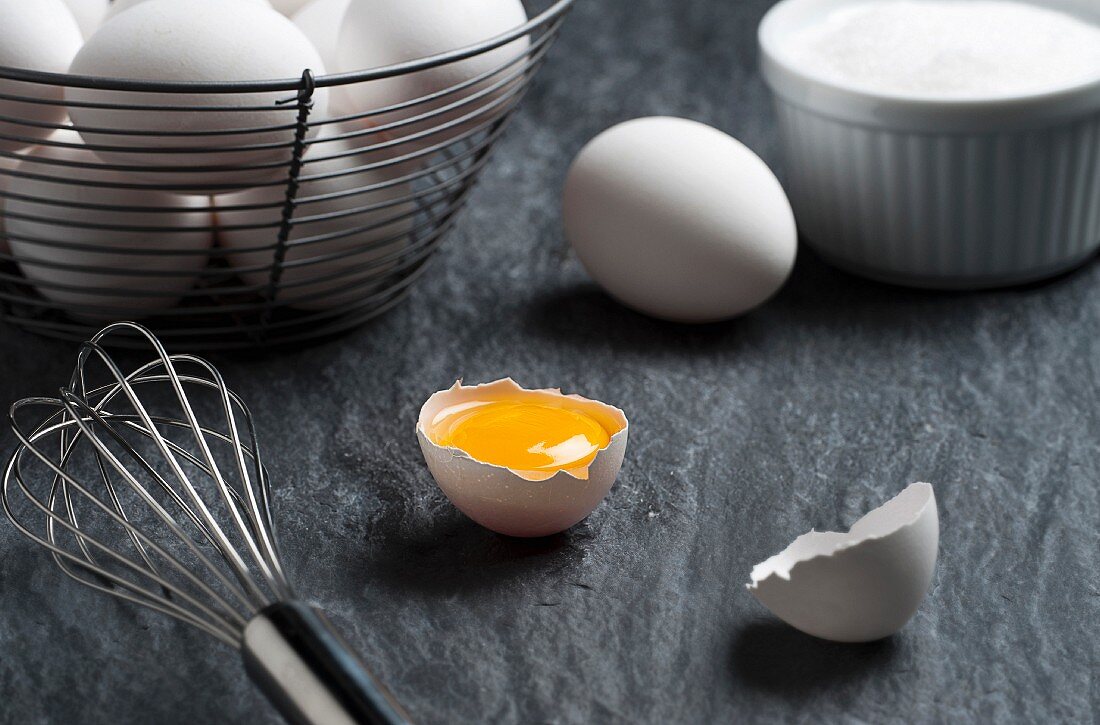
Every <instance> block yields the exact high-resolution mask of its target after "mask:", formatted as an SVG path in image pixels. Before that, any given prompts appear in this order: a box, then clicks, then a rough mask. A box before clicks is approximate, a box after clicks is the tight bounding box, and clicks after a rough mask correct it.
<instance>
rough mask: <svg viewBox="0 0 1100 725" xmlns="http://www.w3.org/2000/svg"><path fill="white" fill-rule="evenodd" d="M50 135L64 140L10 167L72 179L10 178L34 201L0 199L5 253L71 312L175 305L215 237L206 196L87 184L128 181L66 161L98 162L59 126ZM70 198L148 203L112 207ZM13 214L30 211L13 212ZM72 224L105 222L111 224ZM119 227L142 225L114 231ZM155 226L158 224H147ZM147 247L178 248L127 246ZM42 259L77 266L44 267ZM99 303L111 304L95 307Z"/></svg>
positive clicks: (138, 311) (138, 312) (130, 311)
mask: <svg viewBox="0 0 1100 725" xmlns="http://www.w3.org/2000/svg"><path fill="white" fill-rule="evenodd" d="M50 141H51V142H60V143H64V144H66V145H64V146H39V147H36V148H35V149H33V150H32V151H31V152H29V153H28V154H27V155H26V157H25V158H24V159H23V160H22V161H21V162H20V163H19V165H18V167H17V168H18V170H19V171H20V172H25V173H32V174H37V175H40V176H49V177H51V178H54V179H58V178H60V179H64V180H66V181H69V182H73V181H75V182H77V183H62V182H60V181H45V180H39V179H25V178H13V179H12V180H11V192H12V193H13V194H20V195H22V196H27V197H31V198H33V199H36V200H40V201H28V200H21V199H9V200H8V201H7V203H6V204H5V212H6V214H7V220H6V229H7V233H8V234H9V235H10V239H9V241H10V243H11V248H12V254H13V255H14V256H15V258H16V260H17V261H18V262H19V264H20V268H21V269H22V271H23V274H24V275H25V276H26V277H27V279H29V280H30V281H31V282H32V283H34V284H35V286H36V287H37V289H38V291H39V292H40V293H41V294H42V295H43V296H44V297H46V298H47V299H49V300H52V301H54V302H57V303H61V304H63V305H66V306H68V307H70V309H71V312H72V313H73V314H74V315H76V316H79V317H85V318H93V319H107V318H111V319H115V318H118V317H122V316H127V317H143V316H147V315H149V314H151V313H154V312H156V311H159V310H163V309H166V308H169V307H172V306H174V305H176V304H177V303H178V302H179V301H180V299H181V297H182V296H183V294H184V293H185V292H186V291H187V290H189V289H190V288H191V287H193V286H194V285H195V282H196V281H197V279H198V275H199V271H200V270H201V269H202V268H203V267H205V266H206V264H207V261H208V250H209V249H210V247H211V245H212V244H213V233H212V231H211V229H212V226H213V220H212V218H211V214H210V212H209V209H208V207H209V203H208V199H206V198H204V197H185V196H177V195H174V194H169V193H167V192H163V191H151V190H146V189H143V190H135V189H115V188H102V187H97V186H93V185H91V184H94V183H123V184H124V183H132V181H131V180H130V179H128V178H127V177H126V176H123V175H121V174H118V173H115V172H111V171H103V170H94V169H88V168H83V167H81V166H70V165H69V164H96V163H98V162H99V161H98V159H97V158H96V156H95V155H94V154H93V153H92V152H91V151H89V150H88V149H86V148H84V147H83V144H82V142H81V140H80V137H79V136H77V135H76V134H75V133H74V132H72V131H59V132H57V133H56V134H55V135H54V136H52V137H51V138H50ZM43 162H60V163H62V164H66V165H65V166H59V165H57V163H52V164H50V163H43ZM78 205H98V206H126V207H138V208H141V207H154V208H156V209H155V210H154V209H150V210H149V211H110V210H101V209H87V208H81V207H79V206H78ZM189 210H191V211H189ZM16 215H19V216H20V217H23V216H26V217H34V218H33V219H31V218H16ZM71 225H92V226H94V225H103V226H108V227H110V229H88V228H77V227H76V226H71ZM119 227H139V228H144V229H142V230H140V231H136V230H119V229H118V228H119ZM154 228H155V230H156V231H150V229H154ZM51 244H55V245H56V244H64V245H72V246H51ZM149 249H159V250H165V251H172V252H178V254H170V255H168V254H165V255H148V254H146V255H143V254H140V253H135V250H149ZM42 263H45V264H46V265H72V266H74V267H77V266H79V267H82V269H65V268H63V267H55V266H42ZM121 270H126V271H129V272H130V274H127V273H124V272H123V271H121ZM135 272H136V273H137V274H133V273H135ZM54 285H58V286H67V287H71V288H72V289H62V288H60V287H54ZM97 307H103V308H111V309H109V310H108V309H102V310H100V309H94V308H97Z"/></svg>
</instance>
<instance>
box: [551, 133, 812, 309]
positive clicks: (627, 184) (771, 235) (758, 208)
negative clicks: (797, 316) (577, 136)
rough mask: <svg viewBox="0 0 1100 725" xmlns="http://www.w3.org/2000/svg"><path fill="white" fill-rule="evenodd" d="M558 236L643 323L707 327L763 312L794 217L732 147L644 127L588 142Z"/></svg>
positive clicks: (770, 179) (570, 181) (741, 150)
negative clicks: (754, 310) (665, 321)
mask: <svg viewBox="0 0 1100 725" xmlns="http://www.w3.org/2000/svg"><path fill="white" fill-rule="evenodd" d="M562 208H563V218H564V223H565V234H566V236H567V237H568V239H569V242H570V244H572V246H573V249H574V250H575V251H576V253H577V256H578V257H579V258H580V260H581V263H582V264H583V265H584V267H585V269H586V270H587V271H588V273H589V274H590V275H591V276H592V278H593V279H595V280H596V282H598V283H599V284H600V285H601V286H602V287H603V288H604V289H605V290H607V292H608V293H609V294H610V295H611V296H612V297H615V298H616V299H618V300H619V301H620V302H622V303H624V304H626V305H628V306H630V307H633V308H634V309H636V310H639V311H640V312H644V313H646V314H649V315H652V316H654V317H660V318H664V319H668V320H673V321H676V322H714V321H718V320H724V319H728V318H731V317H735V316H737V315H740V314H742V313H744V312H747V311H748V310H751V309H752V308H754V307H756V306H757V305H760V304H761V303H763V302H764V301H765V300H767V299H768V298H769V297H771V296H772V295H773V294H775V292H776V291H777V290H778V289H779V288H780V287H781V286H782V285H783V283H784V282H785V281H786V279H787V277H788V275H789V274H790V272H791V268H792V267H793V265H794V259H795V251H796V248H797V232H796V229H795V222H794V213H793V212H792V211H791V205H790V203H789V202H788V201H787V196H786V194H784V193H783V188H782V187H781V186H780V184H779V181H778V179H776V178H775V175H774V174H773V173H772V172H771V170H770V169H769V168H768V167H767V165H766V164H765V163H764V162H763V161H762V160H761V159H760V158H759V157H758V156H756V154H754V153H753V152H752V151H750V150H749V149H748V148H746V147H745V146H743V145H742V144H741V143H740V142H738V141H737V140H736V139H733V138H731V137H730V136H727V135H726V134H724V133H722V132H721V131H718V130H717V129H714V128H711V127H710V126H706V125H704V124H702V123H697V122H695V121H688V120H684V119H680V118H642V119H636V120H633V121H628V122H626V123H622V124H619V125H618V126H614V127H612V128H610V129H608V130H607V131H604V132H603V133H602V134H600V135H599V136H597V137H596V138H595V139H593V140H592V141H591V142H589V144H588V145H587V146H585V147H584V149H583V150H582V151H581V153H580V155H579V156H577V159H576V161H574V163H573V166H572V168H570V170H569V174H568V177H567V179H566V183H565V192H564V198H563V201H562Z"/></svg>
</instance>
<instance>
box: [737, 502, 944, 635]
mask: <svg viewBox="0 0 1100 725" xmlns="http://www.w3.org/2000/svg"><path fill="white" fill-rule="evenodd" d="M939 535H940V525H939V516H938V514H937V512H936V496H935V494H934V493H933V491H932V486H931V485H930V484H927V483H914V484H912V485H910V486H909V487H907V488H906V489H905V490H904V491H902V492H901V493H900V494H898V495H897V496H895V497H894V498H893V499H891V500H890V501H888V502H887V503H885V504H884V505H882V506H880V507H879V508H877V509H875V510H874V511H871V512H870V513H868V514H867V515H866V516H864V517H863V518H861V519H860V520H859V521H857V522H856V523H855V524H854V525H853V526H852V528H851V529H850V530H849V531H848V532H847V533H835V532H824V531H810V532H809V533H808V534H803V535H802V536H799V537H798V538H797V539H795V540H794V542H793V543H792V544H791V545H790V546H788V547H787V548H786V549H784V550H783V551H782V552H780V553H778V554H776V555H775V556H773V557H771V558H770V559H768V560H767V561H764V562H763V563H760V564H757V565H756V566H755V567H753V570H752V575H751V579H752V581H751V582H750V583H749V584H748V585H747V587H748V589H749V591H750V592H752V594H753V596H755V597H756V598H757V599H758V600H759V601H760V602H761V603H762V604H763V605H764V606H765V607H767V608H768V609H770V610H771V611H772V613H773V614H775V615H776V616H777V617H779V618H780V619H782V620H783V621H784V622H786V623H787V624H790V625H791V626H792V627H795V628H797V629H800V630H802V631H803V632H805V633H806V634H810V635H813V636H815V637H821V638H822V639H828V640H833V641H836V642H870V641H873V640H877V639H882V638H883V637H889V636H890V635H892V634H894V633H895V632H897V631H898V630H900V629H901V628H902V627H903V626H905V624H906V622H908V621H909V619H910V618H911V617H912V616H913V614H914V613H916V611H917V607H919V606H920V603H921V601H922V600H923V599H924V596H925V594H926V593H927V592H928V587H929V585H930V584H931V583H932V574H933V571H934V569H935V566H936V554H937V551H938V549H939Z"/></svg>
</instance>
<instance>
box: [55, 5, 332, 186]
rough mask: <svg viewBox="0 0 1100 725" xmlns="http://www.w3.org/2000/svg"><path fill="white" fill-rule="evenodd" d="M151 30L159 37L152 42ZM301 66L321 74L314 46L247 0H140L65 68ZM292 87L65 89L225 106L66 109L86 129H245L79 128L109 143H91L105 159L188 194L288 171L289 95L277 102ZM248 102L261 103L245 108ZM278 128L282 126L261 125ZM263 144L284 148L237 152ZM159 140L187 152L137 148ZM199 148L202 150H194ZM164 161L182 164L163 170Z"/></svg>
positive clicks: (85, 94)
mask: <svg viewBox="0 0 1100 725" xmlns="http://www.w3.org/2000/svg"><path fill="white" fill-rule="evenodd" d="M245 29H247V32H243V31H244V30H245ZM150 38H155V39H156V42H149V39H150ZM307 68H309V69H312V70H313V71H314V72H315V73H316V74H317V75H322V74H324V72H325V67H324V63H323V62H322V61H321V58H320V56H319V55H318V54H317V51H315V50H314V49H313V46H312V45H311V44H310V42H309V40H308V39H307V38H306V37H305V36H304V35H303V34H302V32H301V31H300V30H298V28H297V26H295V25H294V23H292V22H290V20H288V19H287V18H284V17H283V16H281V15H279V14H278V13H274V12H271V11H270V10H268V9H265V8H263V7H261V6H259V5H255V4H253V3H246V2H223V1H222V0H146V2H143V3H141V4H139V5H137V6H136V7H133V8H131V9H129V10H128V11H126V12H125V13H122V14H120V15H118V16H117V17H115V18H112V19H111V21H110V22H108V23H105V24H104V25H103V27H101V28H100V29H99V31H98V32H96V34H95V35H94V36H92V38H91V39H90V40H89V41H88V43H87V44H86V45H85V46H84V48H83V49H81V51H80V52H79V53H78V54H77V56H76V58H75V60H74V61H73V64H72V72H73V73H75V74H78V75H91V76H103V77H108V78H126V79H141V80H156V81H170V82H176V81H182V82H189V81H209V82H231V81H256V80H271V79H293V78H297V77H299V76H300V75H301V74H302V71H303V70H305V69H307ZM293 95H294V94H293V93H292V92H291V93H289V94H288V93H287V92H285V91H284V92H272V93H252V94H220V93H193V94H172V93H137V92H133V93H130V92H113V91H100V90H95V89H80V88H71V89H69V90H68V92H67V94H66V97H67V98H68V100H69V101H70V102H74V103H76V102H79V103H113V104H120V103H121V104H136V105H166V106H185V107H186V106H211V107H215V108H224V109H225V110H224V111H221V110H215V111H203V112H187V111H181V110H153V111H149V110H120V109H111V108H88V107H83V106H77V105H74V106H72V107H71V109H70V113H71V115H72V119H73V122H74V125H75V126H77V127H78V128H86V129H95V128H105V129H114V130H122V131H135V132H141V131H145V132H161V133H166V132H172V133H178V132H186V133H193V134H201V133H207V134H209V133H211V132H218V131H223V132H225V131H233V132H236V131H242V130H244V129H248V130H249V131H248V133H232V134H229V135H224V134H223V135H220V136H218V135H213V136H212V135H206V136H201V135H199V136H156V135H153V136H148V135H146V136H142V135H133V134H130V135H118V134H102V133H94V132H92V131H88V130H85V131H82V135H83V136H84V139H85V141H87V142H88V144H89V145H93V146H94V145H104V146H113V147H114V149H108V150H97V152H96V153H97V154H98V155H99V156H100V157H101V158H102V159H104V160H105V161H107V162H109V163H112V164H118V165H136V166H140V167H144V168H142V170H140V171H137V172H135V175H137V176H139V177H140V178H142V179H145V180H147V181H150V182H154V183H156V184H160V185H171V186H172V187H173V188H176V189H180V190H186V191H191V192H192V193H197V192H207V191H209V192H212V193H221V192H223V191H225V189H219V188H218V187H219V186H221V185H226V184H229V185H235V186H236V187H237V188H240V187H245V186H255V185H257V184H261V183H263V182H265V181H269V180H272V179H275V178H279V177H285V176H286V174H287V166H288V164H289V161H290V158H291V150H290V144H291V143H292V142H293V139H294V131H293V128H292V127H293V124H294V121H295V118H296V111H295V105H294V104H293V103H291V104H288V105H287V106H277V105H276V104H277V102H278V101H280V100H283V99H286V98H287V97H288V96H289V97H293ZM314 102H315V103H316V104H317V106H318V107H319V108H326V107H327V104H328V91H327V90H326V89H323V88H318V89H317V91H316V93H315V95H314ZM250 106H252V107H257V108H259V109H261V110H248V107H250ZM280 126H283V127H286V128H283V129H279V130H264V129H270V128H272V127H280ZM260 144H280V145H283V144H285V146H281V147H278V148H262V149H249V150H236V149H239V148H240V147H241V146H255V145H260ZM156 147H161V148H165V147H167V148H170V149H182V150H184V152H176V153H169V152H164V151H160V152H158V151H155V150H154V151H142V149H146V148H156ZM204 147H205V148H207V149H208V150H206V151H200V150H198V149H201V148H204ZM211 147H213V148H211ZM165 166H175V167H178V169H179V170H176V171H171V170H165V169H164V168H163V167H165ZM241 166H244V167H246V168H240V167H241ZM158 167H159V168H158ZM204 167H215V168H214V169H213V170H207V169H206V168H204ZM257 167H259V168H257ZM272 167H274V168H272Z"/></svg>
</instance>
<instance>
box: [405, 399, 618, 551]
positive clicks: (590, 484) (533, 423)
mask: <svg viewBox="0 0 1100 725" xmlns="http://www.w3.org/2000/svg"><path fill="white" fill-rule="evenodd" d="M627 430H628V423H627V420H626V415H625V414H624V413H623V411H621V410H619V409H618V408H615V407H613V406H610V405H607V404H605V403H600V402H597V401H595V400H588V399H587V398H582V397H580V396H577V395H563V394H562V392H561V391H560V390H525V389H524V388H521V387H520V386H519V385H517V384H516V383H515V382H514V381H512V380H511V379H510V378H505V379H503V380H498V381H496V382H493V383H488V384H486V385H474V386H464V385H462V383H461V382H457V383H455V384H454V386H453V387H452V388H450V389H449V390H444V391H441V392H438V393H436V394H435V395H433V396H432V397H431V398H429V399H428V402H426V403H425V404H424V407H423V408H421V410H420V417H419V420H418V421H417V425H416V435H417V438H418V439H419V441H420V448H421V450H422V451H423V452H424V458H425V460H426V461H427V463H428V468H429V470H430V471H431V472H432V476H433V477H434V478H435V480H436V483H438V484H439V487H440V489H442V491H443V493H444V494H446V495H447V498H449V499H450V500H451V502H452V503H453V504H454V505H455V506H456V507H457V508H458V509H459V510H460V511H462V512H463V513H465V514H466V515H467V516H469V517H470V518H471V519H473V520H474V521H476V522H477V523H479V524H481V525H482V526H484V527H486V528H487V529H491V530H493V531H496V532H497V533H500V534H505V535H507V536H523V537H534V536H549V535H550V534H555V533H558V532H560V531H564V530H565V529H568V528H569V527H571V526H573V525H574V524H576V523H577V522H579V521H581V520H582V519H584V518H585V517H586V516H588V515H589V514H590V513H592V511H593V510H595V508H596V506H598V505H599V503H600V501H602V500H603V499H604V497H605V496H607V493H608V491H610V490H611V486H612V484H614V483H615V477H616V476H617V475H618V474H619V468H620V467H621V466H622V463H623V457H624V456H625V454H626V442H627Z"/></svg>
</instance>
